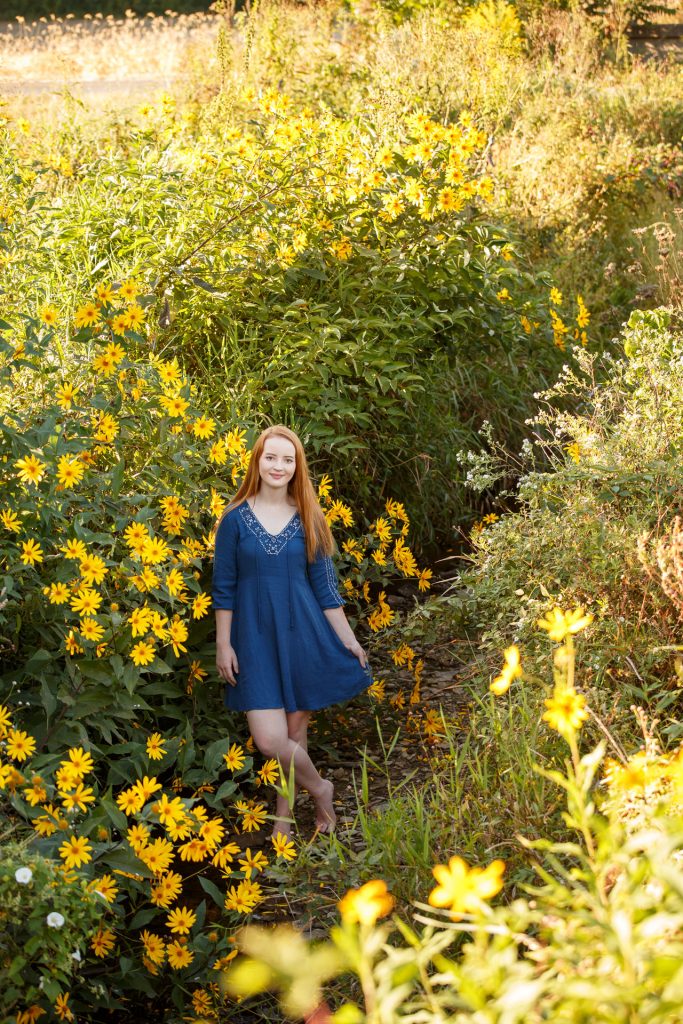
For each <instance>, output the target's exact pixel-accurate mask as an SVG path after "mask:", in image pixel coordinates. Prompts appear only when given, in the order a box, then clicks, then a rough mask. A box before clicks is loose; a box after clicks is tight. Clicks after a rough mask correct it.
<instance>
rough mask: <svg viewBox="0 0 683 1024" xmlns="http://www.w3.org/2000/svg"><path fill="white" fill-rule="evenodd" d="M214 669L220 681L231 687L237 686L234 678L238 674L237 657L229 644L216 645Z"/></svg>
mask: <svg viewBox="0 0 683 1024" xmlns="http://www.w3.org/2000/svg"><path fill="white" fill-rule="evenodd" d="M216 668H217V669H218V675H219V676H220V677H221V679H224V680H225V682H226V683H230V685H231V686H237V680H236V679H235V676H236V675H237V674H238V673H239V670H240V667H239V665H238V664H237V655H236V654H235V651H234V650H233V648H232V647H231V645H230V644H217V645H216Z"/></svg>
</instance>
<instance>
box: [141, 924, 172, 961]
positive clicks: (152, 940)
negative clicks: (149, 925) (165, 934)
mask: <svg viewBox="0 0 683 1024" xmlns="http://www.w3.org/2000/svg"><path fill="white" fill-rule="evenodd" d="M140 938H141V939H142V944H143V946H144V947H145V953H146V954H147V956H148V957H149V959H150V960H151V961H152V963H154V964H162V963H163V962H164V958H165V956H166V944H165V943H164V940H163V939H162V938H161V936H160V935H154V934H153V933H152V932H148V931H147V929H145V930H144V931H143V932H141V933H140Z"/></svg>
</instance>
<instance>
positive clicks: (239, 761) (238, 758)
mask: <svg viewBox="0 0 683 1024" xmlns="http://www.w3.org/2000/svg"><path fill="white" fill-rule="evenodd" d="M223 760H224V761H225V764H226V766H227V767H228V768H229V769H230V771H233V772H236V771H239V769H240V768H244V750H243V749H242V747H241V746H240V745H239V744H238V743H233V745H232V746H231V747H230V750H229V751H228V752H227V754H223Z"/></svg>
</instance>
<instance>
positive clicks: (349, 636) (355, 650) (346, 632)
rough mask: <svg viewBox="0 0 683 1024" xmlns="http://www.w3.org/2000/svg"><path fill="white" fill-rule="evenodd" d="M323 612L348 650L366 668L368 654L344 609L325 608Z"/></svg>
mask: <svg viewBox="0 0 683 1024" xmlns="http://www.w3.org/2000/svg"><path fill="white" fill-rule="evenodd" d="M323 613H324V615H325V618H326V619H327V621H328V622H329V624H330V625H331V626H332V629H333V630H334V631H335V633H336V634H337V636H338V637H339V639H340V640H341V642H342V643H343V644H344V647H346V649H347V651H351V654H355V656H356V657H357V658H358V660H359V662H360V663H361V665H362V666H363V668H365V667H366V665H367V663H368V659H367V655H366V654H365V651H364V650H363V648H362V647H361V645H360V644H359V643H358V641H357V640H356V637H355V634H354V632H353V630H352V629H351V627H350V626H349V623H348V620H347V618H346V613H345V612H344V609H343V608H323Z"/></svg>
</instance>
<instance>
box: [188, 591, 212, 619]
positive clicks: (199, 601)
mask: <svg viewBox="0 0 683 1024" xmlns="http://www.w3.org/2000/svg"><path fill="white" fill-rule="evenodd" d="M210 607H211V598H210V596H209V595H208V594H205V593H204V592H203V591H202V592H201V594H197V596H196V597H195V599H194V601H193V602H192V618H193V619H201V618H203V616H204V615H206V614H207V612H208V610H209V608H210Z"/></svg>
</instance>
